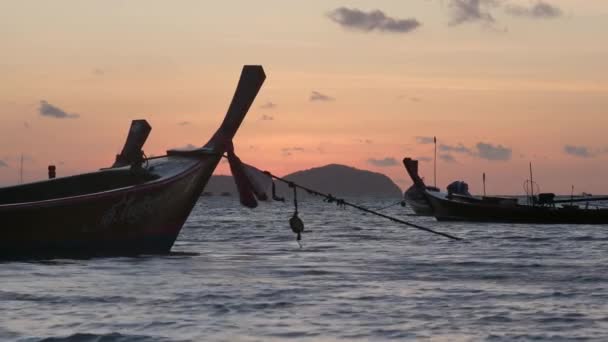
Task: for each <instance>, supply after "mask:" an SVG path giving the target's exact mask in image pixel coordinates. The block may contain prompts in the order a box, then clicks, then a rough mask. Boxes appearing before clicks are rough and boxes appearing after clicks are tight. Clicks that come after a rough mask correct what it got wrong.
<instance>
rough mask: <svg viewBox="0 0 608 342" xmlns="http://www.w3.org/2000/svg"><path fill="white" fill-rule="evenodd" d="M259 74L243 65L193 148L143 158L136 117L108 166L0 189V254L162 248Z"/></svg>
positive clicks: (141, 125) (228, 147)
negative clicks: (223, 108)
mask: <svg viewBox="0 0 608 342" xmlns="http://www.w3.org/2000/svg"><path fill="white" fill-rule="evenodd" d="M265 78H266V75H265V74H264V70H263V68H262V67H261V66H245V67H244V68H243V70H242V73H241V77H240V80H239V83H238V86H237V88H236V92H235V94H234V97H233V99H232V102H231V104H230V107H229V109H228V112H227V114H226V116H225V118H224V120H223V122H222V124H221V126H220V127H219V129H218V130H217V131H216V132H215V134H214V135H213V136H212V137H211V138H210V139H209V141H208V142H207V143H206V144H205V145H203V146H202V147H200V148H195V149H191V150H186V151H185V150H169V151H167V154H166V155H165V156H161V157H154V158H145V157H143V156H142V155H143V153H142V152H141V150H140V148H141V146H142V145H143V142H144V141H145V140H146V137H147V135H148V133H149V132H150V127H149V125H147V123H145V122H144V121H138V122H133V125H132V127H131V131H130V134H129V137H128V138H127V142H126V143H125V147H124V148H123V151H122V152H121V154H119V155H118V156H117V158H116V162H115V163H114V165H113V166H112V167H110V168H106V169H101V170H99V171H95V172H90V173H85V174H79V175H74V176H68V177H61V178H54V179H49V180H44V181H39V182H33V183H28V184H21V185H16V186H10V187H5V188H0V257H1V258H20V257H47V256H72V255H86V256H111V255H136V254H159V253H161V254H162V253H168V252H169V251H170V250H171V247H172V246H173V243H174V242H175V240H176V238H177V236H178V234H179V232H180V230H181V228H182V226H183V225H184V223H185V221H186V219H187V218H188V216H189V215H190V212H191V210H192V208H193V207H194V205H195V203H196V201H197V200H198V198H199V196H200V195H201V193H202V192H203V189H204V188H205V185H206V184H207V182H208V180H209V178H210V177H211V175H212V173H213V171H214V170H215V168H216V166H217V165H218V163H219V162H220V160H221V158H222V155H223V154H224V153H226V152H228V153H230V152H231V151H232V138H233V137H234V135H235V134H236V132H237V130H238V128H239V126H240V125H241V122H242V121H243V119H244V117H245V115H246V114H247V112H248V110H249V108H250V106H251V105H252V103H253V101H254V100H255V97H256V96H257V94H258V91H259V90H260V88H261V86H262V84H263V83H264V80H265ZM232 153H233V151H232Z"/></svg>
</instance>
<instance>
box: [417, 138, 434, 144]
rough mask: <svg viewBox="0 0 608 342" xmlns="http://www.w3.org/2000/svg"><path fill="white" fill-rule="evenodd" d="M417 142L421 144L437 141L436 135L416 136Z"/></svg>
mask: <svg viewBox="0 0 608 342" xmlns="http://www.w3.org/2000/svg"><path fill="white" fill-rule="evenodd" d="M416 142H417V143H418V144H421V145H428V144H433V143H434V142H435V137H420V136H418V137H416Z"/></svg>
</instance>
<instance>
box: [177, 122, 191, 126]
mask: <svg viewBox="0 0 608 342" xmlns="http://www.w3.org/2000/svg"><path fill="white" fill-rule="evenodd" d="M177 124H178V125H180V126H188V125H191V124H192V122H190V121H180V122H178V123H177Z"/></svg>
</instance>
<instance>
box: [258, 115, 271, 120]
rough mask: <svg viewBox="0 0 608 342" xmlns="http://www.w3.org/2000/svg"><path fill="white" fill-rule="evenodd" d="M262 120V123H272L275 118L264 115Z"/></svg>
mask: <svg viewBox="0 0 608 342" xmlns="http://www.w3.org/2000/svg"><path fill="white" fill-rule="evenodd" d="M260 120H262V121H272V120H274V116H272V115H266V114H264V115H262V117H261V118H260Z"/></svg>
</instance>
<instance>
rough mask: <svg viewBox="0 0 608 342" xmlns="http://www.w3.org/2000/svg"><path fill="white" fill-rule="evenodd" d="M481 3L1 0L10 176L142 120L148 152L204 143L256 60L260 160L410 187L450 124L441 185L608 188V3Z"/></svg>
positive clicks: (10, 179)
mask: <svg viewBox="0 0 608 342" xmlns="http://www.w3.org/2000/svg"><path fill="white" fill-rule="evenodd" d="M463 1H465V2H466V1H470V0H463ZM480 4H481V5H480V7H479V8H476V10H478V11H474V12H463V11H461V10H460V9H459V8H458V7H457V6H456V5H455V1H452V0H443V1H441V0H410V1H396V0H379V1H374V2H373V5H371V2H369V1H354V0H353V1H348V2H345V1H333V0H329V1H321V0H319V1H301V2H293V1H284V0H268V1H264V2H263V3H262V4H261V5H260V4H259V3H258V2H255V4H254V2H251V1H244V0H243V1H237V0H228V1H223V2H221V3H217V4H215V3H214V4H213V5H210V4H209V3H208V2H206V1H186V0H183V1H176V2H173V1H172V2H169V1H155V0H137V1H118V0H115V1H87V2H83V1H79V0H73V1H65V0H56V1H52V2H51V1H48V2H41V1H33V0H31V1H27V0H26V1H19V2H10V1H1V0H0V43H1V46H2V57H1V58H0V75H2V80H3V82H2V83H0V123H1V125H0V184H1V185H9V184H15V183H16V182H18V177H19V176H18V175H19V156H20V155H21V154H22V153H23V154H24V155H25V156H26V158H25V163H24V166H25V167H24V168H25V177H26V180H27V181H31V180H36V179H42V178H44V177H45V176H46V166H47V165H48V164H50V163H54V164H57V166H58V174H59V175H65V174H73V173H78V172H83V171H87V170H92V169H97V168H100V167H104V166H108V165H109V164H111V162H112V161H113V158H114V155H115V154H116V153H117V152H118V151H119V149H120V148H121V146H122V144H123V142H124V138H125V135H126V131H127V128H128V126H129V123H130V120H132V119H136V118H146V119H147V120H148V121H149V122H150V123H151V124H152V126H153V130H152V134H151V136H150V138H149V140H148V143H147V144H146V146H145V151H146V153H147V154H149V155H150V154H162V153H163V151H164V150H165V149H167V148H171V147H178V146H185V145H187V144H195V145H200V144H203V143H204V142H205V141H206V140H207V139H208V138H209V136H210V135H211V134H212V133H213V131H214V130H215V129H216V127H217V125H218V124H219V122H220V121H221V119H222V117H223V115H224V112H225V110H226V107H227V105H228V104H229V102H230V97H231V96H232V93H233V91H234V87H235V85H236V81H237V79H238V74H239V72H240V69H241V66H242V65H243V64H262V65H264V67H265V69H266V72H267V75H268V78H267V81H266V84H265V85H264V88H263V89H262V91H261V93H260V95H259V97H258V99H257V101H256V103H255V104H254V107H253V108H252V111H251V112H250V113H249V115H248V117H247V118H246V120H245V123H244V125H243V126H242V129H241V130H240V132H239V133H238V137H237V139H236V141H235V142H236V147H237V152H238V154H239V155H240V157H241V159H243V160H244V161H246V162H249V163H251V164H254V165H257V166H259V167H260V168H263V169H268V170H271V171H274V172H275V173H278V174H285V173H288V172H292V171H296V170H299V169H303V168H310V167H315V166H320V165H324V164H327V163H342V164H347V165H351V166H355V167H358V168H363V169H369V170H374V171H379V172H382V173H385V174H387V175H389V176H390V177H391V178H392V179H393V180H395V181H396V182H397V183H398V184H399V185H400V186H402V187H406V186H407V185H408V184H409V183H410V182H409V180H407V177H406V175H405V172H404V170H403V167H402V166H401V162H400V161H401V159H402V158H403V157H405V156H411V157H424V158H431V157H432V155H433V154H432V151H433V145H432V144H420V143H419V141H420V139H418V141H417V139H416V137H432V136H437V137H438V141H439V144H440V146H441V145H443V148H442V149H444V150H445V149H450V150H451V151H440V155H441V156H442V158H440V160H439V163H438V178H439V179H438V183H439V185H440V186H442V187H443V186H445V185H446V184H447V183H449V182H450V181H452V180H455V179H463V180H465V181H467V182H469V183H470V185H471V188H472V190H473V191H474V192H479V191H480V188H481V184H480V183H481V173H482V172H486V173H487V175H488V191H489V192H491V193H497V194H498V193H500V194H516V193H521V192H522V190H521V183H522V182H523V181H524V180H525V179H526V177H527V173H528V163H529V162H533V164H534V170H535V178H536V179H537V180H538V181H539V183H540V185H541V190H543V191H552V192H559V193H569V192H570V187H571V185H572V184H573V185H575V191H577V192H582V191H586V192H592V193H608V182H606V180H605V176H604V175H605V174H606V171H608V167H607V165H608V164H607V162H608V139H607V138H606V127H608V125H607V124H608V115H607V114H608V113H607V109H608V62H607V61H608V44H605V43H604V42H603V41H604V40H605V33H606V32H608V2H606V1H605V0H585V1H574V0H561V1H558V0H553V1H550V0H544V1H543V2H539V1H536V0H533V1H528V0H525V1H524V0H522V1H516V0H505V1H503V2H501V3H500V5H489V4H488V2H487V1H484V0H481V1H480ZM539 4H541V5H546V6H545V7H542V6H540V7H539ZM547 6H548V7H547ZM373 10H380V11H382V15H381V16H378V13H379V12H376V13H375V14H374V13H373V12H372V11H373ZM313 92H318V93H320V94H321V95H324V96H326V97H327V98H323V96H320V97H321V98H323V99H324V100H318V101H311V96H312V94H313ZM318 97H319V96H318ZM41 101H46V102H47V103H48V104H50V105H51V106H53V108H56V109H58V110H60V111H61V113H66V114H77V115H78V117H69V115H68V117H65V118H57V117H53V116H52V115H50V116H49V111H48V110H47V111H44V110H43V111H42V112H41V110H40V109H41V108H40V107H41V105H40V104H41ZM268 103H271V104H272V105H268ZM47 109H48V108H47ZM51 112H52V111H51ZM43 114H46V115H43ZM51 114H53V113H51ZM55 114H56V113H55ZM479 143H483V144H485V145H483V144H482V145H479ZM459 144H462V147H460V148H459V149H458V148H457V149H455V148H454V147H458V146H459ZM478 146H481V148H482V149H480V148H479V147H478ZM450 147H451V148H450ZM501 148H502V149H501ZM508 151H510V153H509V152H508ZM495 159H504V160H495ZM374 160H375V161H374ZM421 169H422V172H423V174H424V175H425V176H426V178H427V180H429V181H430V180H431V179H432V163H430V162H423V163H422V164H421ZM218 172H220V173H226V172H228V171H227V169H226V168H225V166H221V167H220V169H219V170H218Z"/></svg>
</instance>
